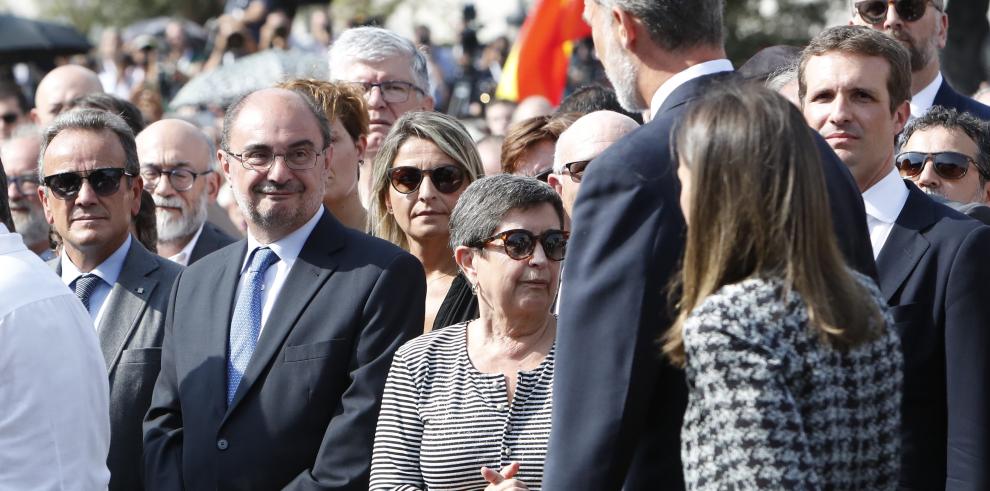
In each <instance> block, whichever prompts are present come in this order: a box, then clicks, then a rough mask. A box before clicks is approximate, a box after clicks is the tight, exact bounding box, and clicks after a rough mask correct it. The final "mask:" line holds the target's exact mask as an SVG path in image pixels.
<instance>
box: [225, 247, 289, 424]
mask: <svg viewBox="0 0 990 491" xmlns="http://www.w3.org/2000/svg"><path fill="white" fill-rule="evenodd" d="M276 261H278V255H277V254H275V252H273V251H272V250H271V249H269V248H267V247H263V248H260V249H256V250H255V251H254V257H253V258H252V259H251V264H250V265H249V266H248V270H247V273H245V274H246V275H247V280H246V281H245V282H244V286H243V287H242V288H241V293H240V295H238V296H237V304H236V305H234V316H233V319H232V320H231V323H230V339H229V341H228V344H229V346H228V349H229V352H228V353H229V354H228V356H227V405H228V406H229V405H230V403H231V401H233V400H234V393H236V392H237V385H238V384H240V383H241V377H243V376H244V370H245V369H247V365H248V362H249V361H251V355H253V354H254V348H255V347H256V346H257V345H258V334H259V333H260V332H261V311H262V307H263V305H262V302H261V300H262V299H261V293H262V290H263V289H264V285H265V271H267V270H268V267H269V266H271V265H272V264H275V262H276Z"/></svg>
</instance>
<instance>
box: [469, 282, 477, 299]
mask: <svg viewBox="0 0 990 491" xmlns="http://www.w3.org/2000/svg"><path fill="white" fill-rule="evenodd" d="M471 294H472V295H474V296H476V297H477V296H478V284H477V283H471Z"/></svg>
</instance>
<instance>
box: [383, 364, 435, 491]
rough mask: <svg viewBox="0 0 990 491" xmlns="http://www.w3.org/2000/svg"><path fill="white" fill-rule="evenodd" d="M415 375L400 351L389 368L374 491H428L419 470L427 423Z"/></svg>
mask: <svg viewBox="0 0 990 491" xmlns="http://www.w3.org/2000/svg"><path fill="white" fill-rule="evenodd" d="M417 406H418V404H417V390H416V383H415V381H414V380H413V376H412V372H411V370H410V369H409V367H408V365H407V364H406V361H405V359H404V358H403V357H402V352H401V351H400V352H397V353H396V354H395V357H394V358H393V360H392V367H391V368H390V369H389V373H388V379H387V380H386V382H385V392H384V395H383V397H382V409H381V413H380V414H379V416H378V427H377V428H376V429H375V446H374V453H373V454H372V458H371V489H372V490H386V489H387V490H402V491H411V490H419V489H425V485H424V484H423V475H422V472H421V471H420V468H419V448H420V443H421V440H422V436H423V421H422V420H421V419H420V417H419V411H418V409H417Z"/></svg>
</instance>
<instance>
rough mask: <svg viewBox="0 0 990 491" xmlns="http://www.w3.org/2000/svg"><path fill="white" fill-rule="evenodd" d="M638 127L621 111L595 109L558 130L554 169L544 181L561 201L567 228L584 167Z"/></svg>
mask: <svg viewBox="0 0 990 491" xmlns="http://www.w3.org/2000/svg"><path fill="white" fill-rule="evenodd" d="M638 127H639V124H638V123H637V122H636V121H634V120H633V119H632V118H630V117H629V116H626V115H624V114H619V113H617V112H614V111H595V112H592V113H588V114H586V115H584V116H581V118H580V119H578V120H577V121H575V122H574V124H572V125H571V126H570V127H569V128H567V130H566V131H564V132H563V133H561V134H560V138H558V139H557V145H556V148H555V150H554V155H553V173H551V174H550V176H549V177H548V178H547V183H548V184H550V186H552V187H553V189H554V190H555V191H557V194H559V195H560V199H561V200H562V201H563V202H564V215H565V221H566V225H567V228H568V229H570V224H571V210H572V209H573V208H574V200H575V199H577V193H578V189H580V188H581V178H582V177H583V175H584V170H585V168H586V167H587V166H588V164H589V163H590V162H591V161H592V160H593V159H594V158H595V157H598V156H599V155H600V154H601V153H602V152H604V151H605V149H606V148H608V147H609V146H611V145H612V144H613V143H615V142H617V141H619V140H620V139H622V137H624V136H626V135H627V134H628V133H630V132H632V131H633V130H635V129H636V128H638Z"/></svg>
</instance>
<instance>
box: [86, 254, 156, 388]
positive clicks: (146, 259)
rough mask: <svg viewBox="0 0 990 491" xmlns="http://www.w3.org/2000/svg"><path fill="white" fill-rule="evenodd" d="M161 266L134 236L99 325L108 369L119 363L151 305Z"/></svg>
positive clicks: (101, 345) (101, 343) (101, 346)
mask: <svg viewBox="0 0 990 491" xmlns="http://www.w3.org/2000/svg"><path fill="white" fill-rule="evenodd" d="M157 269H158V261H157V260H156V259H155V256H153V255H152V254H151V253H150V252H148V251H147V250H145V248H144V246H142V245H141V244H140V243H139V242H138V241H136V240H132V241H131V247H130V249H129V250H128V251H127V257H125V258H124V265H123V267H122V268H121V270H120V276H119V277H118V278H117V283H115V284H114V285H113V288H112V289H111V290H110V295H109V296H107V300H106V306H105V307H104V309H103V312H104V314H103V318H102V319H100V325H99V326H97V332H98V333H99V337H100V348H101V349H102V350H103V357H104V358H105V359H106V362H107V370H108V371H110V370H111V368H112V367H113V366H114V365H116V364H117V360H118V359H119V358H120V353H121V351H122V349H123V347H124V343H125V342H126V341H127V339H128V338H129V337H130V334H131V332H132V331H133V330H134V329H135V328H137V324H138V322H137V321H138V319H139V318H140V317H141V312H143V311H144V309H145V308H146V307H147V306H148V298H150V297H151V294H152V292H154V291H155V288H156V287H157V286H158V279H157V278H155V277H152V276H151V274H152V273H154V272H155V271H156V270H157Z"/></svg>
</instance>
